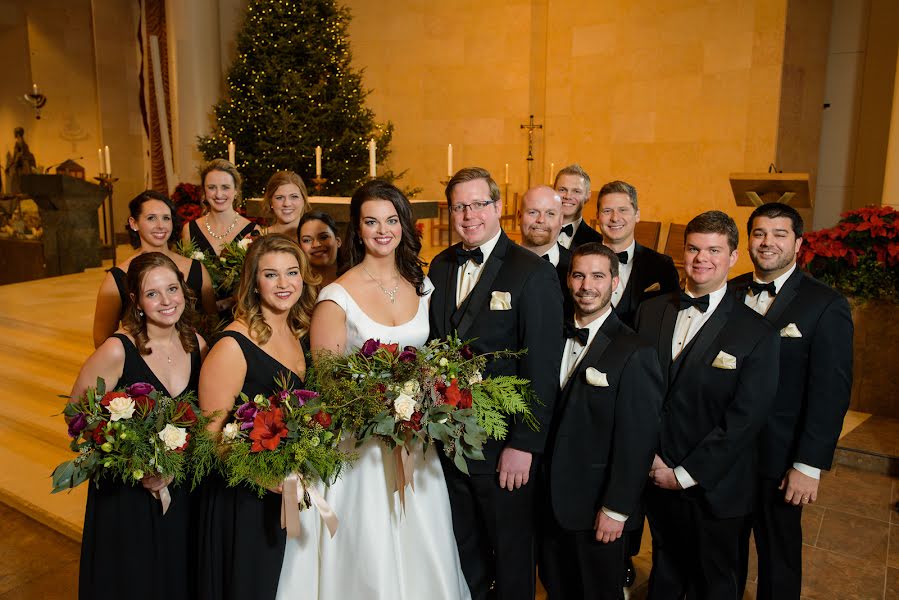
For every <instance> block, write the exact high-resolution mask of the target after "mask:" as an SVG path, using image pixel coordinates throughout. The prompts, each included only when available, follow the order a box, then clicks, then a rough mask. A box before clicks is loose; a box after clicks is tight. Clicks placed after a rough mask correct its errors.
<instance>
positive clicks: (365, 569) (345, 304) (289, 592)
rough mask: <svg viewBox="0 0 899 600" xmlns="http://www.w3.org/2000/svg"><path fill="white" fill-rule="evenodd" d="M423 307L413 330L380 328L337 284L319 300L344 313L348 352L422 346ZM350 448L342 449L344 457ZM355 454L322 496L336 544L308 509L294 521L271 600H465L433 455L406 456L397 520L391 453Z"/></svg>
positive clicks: (373, 444)
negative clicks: (378, 345) (374, 345)
mask: <svg viewBox="0 0 899 600" xmlns="http://www.w3.org/2000/svg"><path fill="white" fill-rule="evenodd" d="M425 285H426V290H427V291H428V292H430V290H432V289H433V286H432V285H431V282H430V281H429V280H425ZM429 300H430V294H426V295H425V296H422V297H421V299H420V300H419V306H418V312H417V313H416V314H415V317H414V318H413V319H412V320H411V321H409V322H407V323H404V324H403V325H399V326H397V327H388V326H386V325H381V324H380V323H377V322H375V321H373V320H372V319H370V318H369V317H368V315H366V314H365V312H364V311H363V310H362V308H361V307H360V306H359V305H358V304H356V302H355V301H354V300H353V298H352V297H351V296H350V295H349V294H348V293H347V291H346V290H345V289H344V288H343V287H341V286H340V285H339V284H337V283H332V284H331V285H328V286H327V287H325V288H324V289H323V290H322V291H321V293H320V294H319V297H318V301H319V302H324V301H332V302H334V303H336V304H337V305H338V306H340V307H341V308H342V309H343V311H344V312H345V313H346V333H347V335H346V347H347V348H349V349H350V350H351V351H355V350H356V349H358V348H359V347H361V346H362V344H363V343H365V341H366V340H368V339H376V340H379V341H381V342H382V343H385V344H388V343H396V344H399V346H400V348H402V347H404V346H416V347H417V346H422V345H424V344H425V342H426V341H427V339H428V303H429ZM354 442H355V440H353V439H349V440H346V441H345V443H347V444H349V446H348V448H352V444H353V443H354ZM356 452H358V454H359V460H358V461H356V463H355V464H354V465H353V466H352V467H351V468H350V469H348V470H347V471H346V472H344V473H343V474H342V475H341V477H340V479H339V480H338V481H337V482H335V483H334V485H332V486H331V487H330V488H328V489H326V490H324V496H325V498H326V499H327V501H328V503H329V504H330V505H331V507H332V508H334V510H335V512H336V513H337V516H338V518H339V519H340V526H339V527H338V529H337V535H335V536H334V538H333V539H332V538H331V537H330V536H329V535H328V532H327V529H326V528H323V527H322V526H321V523H320V520H319V519H318V513H317V512H315V510H314V509H313V510H305V511H303V512H302V513H301V525H302V528H303V530H302V537H301V538H300V539H299V540H294V539H291V538H288V540H287V547H286V550H285V553H284V563H283V566H282V568H281V579H280V583H279V586H278V598H285V599H287V598H290V599H300V598H302V599H306V598H318V599H319V600H378V599H385V600H387V599H390V600H419V599H422V598H427V599H429V600H440V599H445V600H468V599H469V598H470V597H471V596H470V594H469V592H468V586H467V584H466V583H465V578H464V576H463V575H462V569H461V567H460V565H459V554H458V551H457V549H456V540H455V538H454V537H453V524H452V515H451V512H450V503H449V496H448V494H447V491H446V483H445V482H444V479H443V470H442V468H441V466H440V460H439V459H438V457H437V454H436V452H437V450H436V448H434V447H433V446H431V447H430V448H429V449H428V451H427V452H426V453H424V454H422V451H421V448H420V446H418V447H417V449H416V451H415V453H414V457H415V473H414V481H415V491H414V492H413V491H412V489H411V488H406V507H405V511H403V509H402V507H401V505H400V501H399V494H398V493H397V492H396V485H395V482H396V477H395V470H394V469H395V467H394V458H393V453H392V451H389V450H388V449H387V448H386V447H385V446H384V445H383V444H382V443H381V442H380V441H378V440H375V439H371V440H369V441H367V442H366V443H365V444H363V445H362V446H360V447H359V448H357V449H356ZM316 542H317V543H316Z"/></svg>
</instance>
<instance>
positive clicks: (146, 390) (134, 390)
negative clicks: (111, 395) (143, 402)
mask: <svg viewBox="0 0 899 600" xmlns="http://www.w3.org/2000/svg"><path fill="white" fill-rule="evenodd" d="M125 391H126V392H127V393H128V395H129V396H132V397H134V396H149V395H150V394H152V393H153V392H155V391H156V388H154V387H153V386H152V385H150V384H149V383H134V384H131V385H129V386H128V387H126V388H125Z"/></svg>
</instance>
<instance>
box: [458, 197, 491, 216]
mask: <svg viewBox="0 0 899 600" xmlns="http://www.w3.org/2000/svg"><path fill="white" fill-rule="evenodd" d="M495 202H496V200H478V201H477V202H472V203H471V204H453V205H452V206H450V210H451V211H453V212H454V213H455V214H457V215H461V214H462V213H464V212H465V209H466V208H467V209H470V210H471V212H481V211H482V210H484V209H485V208H487V207H488V206H490V205H491V204H493V203H495Z"/></svg>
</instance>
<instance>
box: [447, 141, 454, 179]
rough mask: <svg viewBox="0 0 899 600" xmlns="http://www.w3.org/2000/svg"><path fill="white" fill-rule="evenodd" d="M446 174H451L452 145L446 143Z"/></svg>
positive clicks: (448, 175)
mask: <svg viewBox="0 0 899 600" xmlns="http://www.w3.org/2000/svg"><path fill="white" fill-rule="evenodd" d="M446 176H447V177H452V176H453V145H452V144H448V145H447V147H446Z"/></svg>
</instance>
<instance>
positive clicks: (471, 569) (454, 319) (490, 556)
mask: <svg viewBox="0 0 899 600" xmlns="http://www.w3.org/2000/svg"><path fill="white" fill-rule="evenodd" d="M446 199H447V202H448V203H449V208H450V215H451V218H452V224H453V228H454V229H455V231H456V233H457V234H458V235H459V237H460V238H461V240H462V242H461V243H459V244H456V245H454V246H452V247H450V248H448V249H447V250H444V251H443V252H441V253H440V254H439V255H437V257H436V258H435V259H434V261H433V262H432V263H431V270H430V278H431V281H432V283H433V284H434V291H433V292H432V297H431V307H430V320H431V337H432V338H443V337H446V336H448V335H451V334H453V333H456V334H457V335H458V336H459V337H460V338H462V339H471V340H473V341H472V342H471V347H472V350H474V351H475V352H476V353H483V352H492V351H497V350H505V349H510V350H522V349H527V351H528V352H527V354H526V355H524V356H522V357H521V358H501V359H495V360H492V361H490V362H489V363H488V365H487V368H486V371H485V373H484V375H485V376H486V377H492V376H498V375H517V376H520V377H524V378H527V379H529V380H530V381H531V385H532V388H533V390H534V392H535V393H536V395H537V397H538V399H539V402H538V403H535V404H534V405H533V406H532V410H533V413H534V416H535V417H536V419H537V421H538V422H539V423H540V428H539V430H538V431H534V430H532V429H531V428H530V427H528V426H527V425H526V424H524V423H522V422H519V421H517V420H516V421H512V420H510V422H509V434H508V436H507V437H506V439H505V440H504V441H502V442H500V441H496V440H488V441H487V442H486V444H485V445H484V456H485V460H483V461H470V462H469V464H468V468H469V469H470V472H471V474H470V475H465V474H463V473H462V472H460V471H459V470H458V469H457V468H456V467H455V466H454V465H453V463H452V462H451V461H448V460H446V459H445V457H444V456H443V454H442V453H441V459H442V461H443V472H444V475H445V476H446V485H447V489H448V490H449V496H450V502H451V504H452V509H453V531H454V533H455V537H456V543H457V545H458V548H459V557H460V559H461V562H462V571H463V573H464V574H465V578H466V580H467V581H468V586H469V589H470V590H471V595H472V598H473V599H474V600H482V599H484V598H498V599H510V600H511V599H514V600H523V599H527V598H533V597H534V594H535V576H534V562H535V558H534V543H535V540H534V501H535V485H534V484H533V483H532V479H533V478H534V476H535V473H536V471H537V469H538V468H539V467H540V462H541V457H542V454H543V451H544V446H545V444H546V436H547V432H548V430H549V423H550V420H551V416H552V413H553V406H554V404H555V397H556V393H557V392H558V386H559V382H558V379H557V374H558V372H559V361H560V356H561V353H562V340H561V336H560V335H559V332H560V331H561V330H562V294H561V292H560V291H559V284H558V278H557V276H556V272H555V269H554V268H553V266H552V265H551V264H549V262H547V261H545V260H543V259H542V258H541V257H539V256H537V255H536V254H534V253H533V252H530V251H528V250H525V249H524V248H522V247H521V246H519V245H517V244H515V243H513V242H512V241H511V240H509V238H508V237H507V236H506V234H505V233H504V232H503V230H502V228H501V227H500V221H499V217H500V215H501V214H502V199H501V198H500V192H499V187H498V186H497V185H496V182H495V181H494V180H493V178H492V177H491V176H490V173H488V172H487V171H486V170H484V169H480V168H466V169H462V170H461V171H459V172H458V173H456V174H455V175H454V176H453V177H452V178H451V179H450V181H449V183H448V184H447V187H446ZM491 588H493V589H492V590H491Z"/></svg>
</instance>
